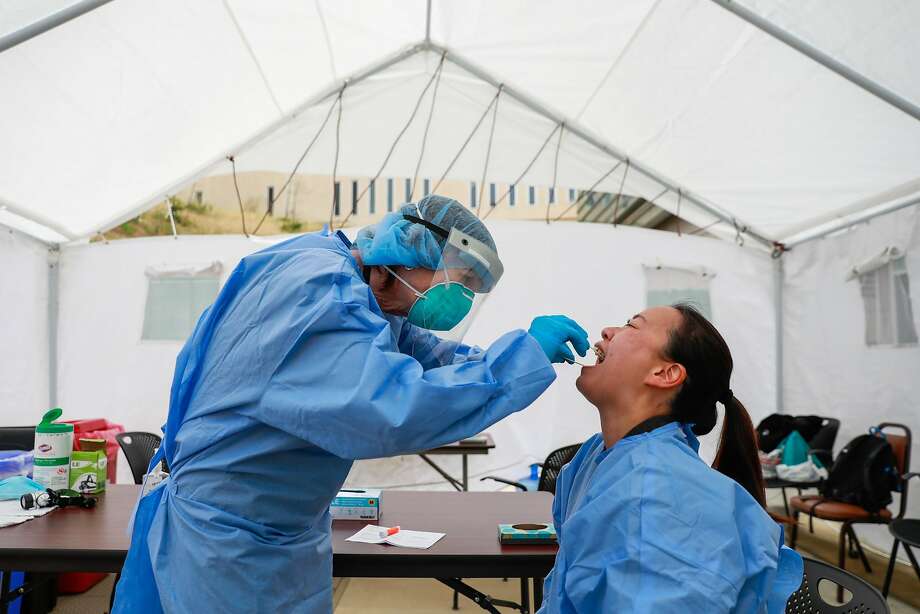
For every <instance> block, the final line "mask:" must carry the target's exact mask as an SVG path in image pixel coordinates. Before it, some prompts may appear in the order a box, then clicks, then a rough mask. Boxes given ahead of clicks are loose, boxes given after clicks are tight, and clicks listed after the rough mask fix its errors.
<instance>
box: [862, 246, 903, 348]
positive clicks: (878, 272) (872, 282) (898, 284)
mask: <svg viewBox="0 0 920 614" xmlns="http://www.w3.org/2000/svg"><path fill="white" fill-rule="evenodd" d="M858 278H859V287H860V293H861V294H862V298H863V306H864V308H865V317H866V345H867V346H875V345H895V346H899V345H915V344H916V343H917V329H916V326H915V325H914V315H913V306H912V305H911V301H910V276H909V275H908V272H907V264H906V262H905V260H904V257H903V256H901V257H898V258H893V259H891V260H890V261H888V262H886V263H885V264H882V265H881V266H876V267H874V268H872V269H871V270H869V271H867V272H863V273H861V274H859V275H858Z"/></svg>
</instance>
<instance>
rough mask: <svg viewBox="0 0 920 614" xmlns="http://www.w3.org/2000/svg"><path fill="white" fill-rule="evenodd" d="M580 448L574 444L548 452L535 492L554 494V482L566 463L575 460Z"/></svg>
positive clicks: (578, 444) (577, 444) (579, 445)
mask: <svg viewBox="0 0 920 614" xmlns="http://www.w3.org/2000/svg"><path fill="white" fill-rule="evenodd" d="M580 448H581V444H580V443H576V444H573V445H571V446H565V447H563V448H559V449H558V450H553V451H552V452H550V453H549V456H547V457H546V461H544V463H543V470H542V471H540V483H539V484H538V485H537V490H542V491H543V492H551V493H553V494H556V480H557V479H559V472H560V471H562V467H563V466H564V465H565V464H566V463H568V462H569V461H570V460H572V459H573V458H575V455H576V454H578V450H579V449H580Z"/></svg>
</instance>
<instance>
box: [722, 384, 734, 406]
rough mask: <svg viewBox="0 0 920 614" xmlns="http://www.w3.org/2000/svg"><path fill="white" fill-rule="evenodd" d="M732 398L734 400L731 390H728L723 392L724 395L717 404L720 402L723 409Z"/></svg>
mask: <svg viewBox="0 0 920 614" xmlns="http://www.w3.org/2000/svg"><path fill="white" fill-rule="evenodd" d="M733 398H735V395H734V394H732V389H731V388H728V389H726V390H725V394H723V395H722V398H721V399H719V402H721V403H722V405H724V406H725V407H728V404H729V403H731V401H732V399H733Z"/></svg>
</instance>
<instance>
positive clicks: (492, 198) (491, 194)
mask: <svg viewBox="0 0 920 614" xmlns="http://www.w3.org/2000/svg"><path fill="white" fill-rule="evenodd" d="M489 206H490V207H494V206H495V184H494V183H490V184H489Z"/></svg>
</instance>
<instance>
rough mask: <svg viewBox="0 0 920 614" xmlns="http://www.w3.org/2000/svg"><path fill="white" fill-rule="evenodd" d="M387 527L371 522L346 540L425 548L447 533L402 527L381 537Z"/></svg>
mask: <svg viewBox="0 0 920 614" xmlns="http://www.w3.org/2000/svg"><path fill="white" fill-rule="evenodd" d="M387 528H388V527H380V526H377V525H374V524H369V525H367V526H366V527H364V528H363V529H361V530H360V531H358V532H357V533H355V534H354V535H352V536H351V537H349V538H347V539H346V540H345V541H347V542H359V543H362V544H390V545H391V546H399V547H400V548H419V549H422V550H425V549H428V548H431V547H432V546H433V545H434V544H435V543H437V541H438V540H439V539H441V538H442V537H444V535H445V533H431V532H428V531H410V530H408V529H400V530H399V532H398V533H394V534H393V535H390V536H389V537H380V532H381V531H384V532H385V531H386V530H387Z"/></svg>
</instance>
